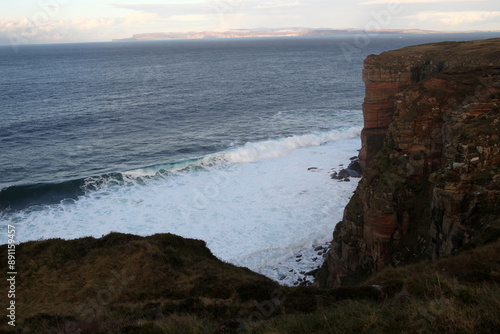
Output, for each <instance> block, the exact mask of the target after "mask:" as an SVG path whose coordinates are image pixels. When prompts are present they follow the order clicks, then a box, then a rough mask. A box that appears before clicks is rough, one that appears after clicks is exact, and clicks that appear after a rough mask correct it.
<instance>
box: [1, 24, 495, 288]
mask: <svg viewBox="0 0 500 334" xmlns="http://www.w3.org/2000/svg"><path fill="white" fill-rule="evenodd" d="M492 37H499V36H498V34H492V33H489V34H484V33H483V34H427V35H419V34H417V35H409V34H405V35H401V34H394V35H359V36H356V35H351V36H336V37H293V38H267V39H266V38H252V39H206V40H171V41H149V42H109V43H85V44H56V45H20V46H17V47H16V48H13V47H12V46H8V45H6V46H1V47H0V244H5V243H7V242H8V234H7V229H8V225H13V226H15V231H16V235H15V240H16V242H17V243H21V242H25V241H30V240H44V239H50V238H62V239H74V238H80V237H85V236H92V237H96V238H98V237H101V236H103V235H106V234H108V233H110V232H121V233H132V234H137V235H142V236H147V235H152V234H156V233H173V234H177V235H180V236H182V237H186V238H195V239H201V240H204V241H205V242H206V244H207V247H209V248H210V250H211V251H212V253H213V254H214V255H215V256H217V257H218V258H220V259H221V260H223V261H225V262H229V263H232V264H235V265H238V266H243V267H247V268H250V269H251V270H254V271H256V272H259V273H262V274H264V275H266V276H268V277H270V278H271V279H273V280H276V281H278V282H280V283H281V284H284V285H297V284H302V283H304V282H305V283H310V282H312V280H313V278H312V276H310V275H306V274H307V272H308V271H310V270H313V269H315V268H318V267H319V266H320V265H321V263H322V262H323V257H324V254H325V252H326V249H327V247H328V244H329V242H331V240H332V232H333V229H334V227H335V225H336V223H337V222H338V221H339V220H341V219H342V213H343V209H344V207H345V205H346V204H347V202H348V201H349V198H350V197H351V195H352V193H353V191H354V190H355V188H356V185H357V182H358V181H359V179H356V178H351V179H350V181H349V182H339V180H334V179H331V177H330V175H331V174H332V173H333V172H334V171H339V170H340V169H342V168H343V167H345V166H347V164H349V162H350V159H351V158H353V157H355V156H356V155H357V154H358V150H359V149H360V146H361V143H360V137H359V136H360V132H361V129H362V127H363V116H362V110H361V109H362V103H363V98H364V83H363V81H362V77H361V76H362V68H363V60H364V59H365V58H366V56H368V55H369V54H378V53H381V52H383V51H388V50H393V49H397V48H401V47H404V46H409V45H416V44H422V43H429V42H439V41H445V40H456V41H460V40H472V39H485V38H492Z"/></svg>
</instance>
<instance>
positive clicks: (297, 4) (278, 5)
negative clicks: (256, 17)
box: [254, 1, 301, 9]
mask: <svg viewBox="0 0 500 334" xmlns="http://www.w3.org/2000/svg"><path fill="white" fill-rule="evenodd" d="M300 5H301V3H300V2H298V1H295V2H287V3H283V2H281V3H276V2H273V3H265V4H262V5H257V6H255V7H254V8H256V9H268V8H280V7H290V6H300Z"/></svg>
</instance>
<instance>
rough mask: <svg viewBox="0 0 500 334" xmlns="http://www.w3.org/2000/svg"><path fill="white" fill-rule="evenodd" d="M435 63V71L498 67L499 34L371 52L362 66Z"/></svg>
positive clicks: (385, 66) (388, 66)
mask: <svg viewBox="0 0 500 334" xmlns="http://www.w3.org/2000/svg"><path fill="white" fill-rule="evenodd" d="M421 65H431V66H432V65H434V66H435V67H436V68H435V70H434V72H435V73H436V70H437V72H441V71H443V70H445V69H451V68H460V67H466V68H474V67H498V66H500V38H495V39H486V40H477V41H468V42H442V43H430V44H423V45H416V46H409V47H406V48H402V49H399V50H395V51H388V52H383V53H381V54H380V55H370V56H368V57H367V58H366V60H365V68H366V67H369V66H376V67H377V66H380V67H383V68H387V69H394V70H397V69H401V67H403V68H406V67H408V66H411V67H413V66H421Z"/></svg>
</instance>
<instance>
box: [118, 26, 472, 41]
mask: <svg viewBox="0 0 500 334" xmlns="http://www.w3.org/2000/svg"><path fill="white" fill-rule="evenodd" d="M467 32H471V33H472V32H478V31H465V33H467ZM359 33H372V34H375V33H378V34H433V33H453V32H451V31H434V30H421V29H381V30H364V29H355V28H348V29H309V28H282V29H269V28H261V29H234V30H226V31H199V32H195V31H185V32H157V33H145V34H137V35H133V36H132V37H129V38H121V39H113V42H123V41H152V40H170V39H201V38H249V37H290V36H339V35H356V34H359Z"/></svg>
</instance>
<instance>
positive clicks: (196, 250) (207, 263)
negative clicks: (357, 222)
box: [0, 231, 500, 333]
mask: <svg viewBox="0 0 500 334" xmlns="http://www.w3.org/2000/svg"><path fill="white" fill-rule="evenodd" d="M497 232H498V231H497ZM492 234H493V235H494V234H495V233H492ZM496 237H497V238H498V233H496ZM490 241H492V240H490ZM17 249H18V258H17V263H18V267H19V269H18V271H19V273H18V277H17V287H16V290H17V291H16V307H17V319H16V327H15V329H14V328H12V327H10V326H8V325H7V320H5V319H4V321H3V322H2V325H1V327H0V332H2V333H11V332H18V333H237V332H241V333H246V332H252V333H360V332H370V333H401V332H406V333H422V332H435V333H443V332H460V333H477V332H494V331H495V330H496V329H497V328H500V286H499V283H500V259H499V258H498V254H499V253H500V241H494V242H492V243H489V244H487V245H485V246H481V247H478V248H474V249H471V250H464V251H462V252H461V253H459V254H458V255H455V256H453V257H448V258H445V259H442V260H441V261H439V262H436V263H433V264H429V263H420V264H415V265H410V266H406V267H401V268H398V269H389V270H385V271H383V272H381V273H379V274H378V275H376V276H374V277H372V278H371V279H370V280H369V281H365V282H363V283H362V284H359V285H356V286H351V287H343V288H338V289H332V290H326V291H325V290H319V289H316V288H314V287H307V288H305V287H300V288H286V287H280V286H278V285H277V284H276V283H274V282H272V281H270V280H269V279H267V278H265V277H263V276H261V275H258V274H256V273H253V272H251V271H250V270H248V269H245V268H240V267H235V266H233V265H230V264H227V263H223V262H222V261H219V260H218V259H217V258H215V257H214V256H213V255H212V254H211V252H210V251H209V250H208V249H207V248H206V247H205V244H204V242H202V241H198V240H189V239H183V238H181V237H178V236H174V235H171V234H160V235H154V236H150V237H138V236H133V235H127V234H118V233H112V234H109V235H107V236H105V237H103V238H101V239H94V238H83V239H77V240H71V241H64V240H60V239H53V240H46V241H38V242H28V243H24V244H21V245H20V246H18V248H17ZM0 250H1V253H2V254H4V256H5V254H6V253H7V247H6V246H5V245H3V246H1V247H0ZM1 268H2V271H3V272H7V267H6V264H5V263H2V267H1ZM3 286H4V288H2V290H3V291H5V287H6V283H5V281H4V283H3ZM2 300H4V299H2ZM6 307H7V305H6V301H3V302H2V308H3V309H4V310H5V309H6Z"/></svg>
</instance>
